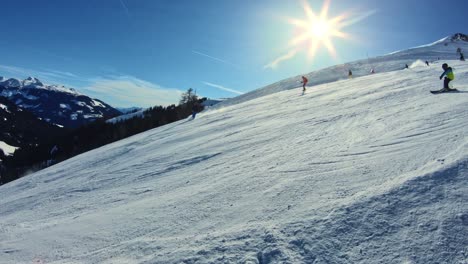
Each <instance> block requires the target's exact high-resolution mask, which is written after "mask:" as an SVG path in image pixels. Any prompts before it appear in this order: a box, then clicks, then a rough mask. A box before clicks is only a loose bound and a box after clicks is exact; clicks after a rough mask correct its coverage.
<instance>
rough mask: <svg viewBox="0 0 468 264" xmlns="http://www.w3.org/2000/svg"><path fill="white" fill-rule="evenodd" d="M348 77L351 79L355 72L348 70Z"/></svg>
mask: <svg viewBox="0 0 468 264" xmlns="http://www.w3.org/2000/svg"><path fill="white" fill-rule="evenodd" d="M348 78H349V79H351V78H353V72H352V71H351V70H349V71H348Z"/></svg>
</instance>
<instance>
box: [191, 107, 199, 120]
mask: <svg viewBox="0 0 468 264" xmlns="http://www.w3.org/2000/svg"><path fill="white" fill-rule="evenodd" d="M197 110H198V107H197V105H195V104H194V105H193V106H192V120H193V119H195V116H196V115H197Z"/></svg>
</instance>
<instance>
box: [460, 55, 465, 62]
mask: <svg viewBox="0 0 468 264" xmlns="http://www.w3.org/2000/svg"><path fill="white" fill-rule="evenodd" d="M460 60H461V61H465V56H463V53H460Z"/></svg>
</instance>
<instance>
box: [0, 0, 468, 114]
mask: <svg viewBox="0 0 468 264" xmlns="http://www.w3.org/2000/svg"><path fill="white" fill-rule="evenodd" d="M308 3H309V4H310V5H311V7H312V9H313V10H314V11H316V12H319V11H320V9H321V7H322V4H323V1H315V0H309V1H308ZM0 5H1V10H2V11H1V13H2V15H1V16H0V29H1V33H0V34H1V38H0V75H1V76H5V77H16V78H25V77H27V76H29V75H32V76H35V77H38V78H39V79H43V80H44V81H45V82H46V83H51V84H64V85H67V86H70V87H74V88H77V89H78V90H79V91H81V92H82V93H85V94H87V95H90V96H92V97H96V98H99V99H102V100H104V101H106V102H108V103H110V104H112V105H114V106H133V105H136V106H150V105H158V104H168V103H177V101H178V99H179V92H180V91H184V90H186V89H188V88H190V87H192V88H194V89H196V90H197V93H198V94H199V95H201V96H208V97H211V98H219V97H233V96H236V95H237V94H239V93H240V92H248V91H251V90H253V89H257V88H260V87H262V86H265V85H268V84H270V83H273V82H275V81H279V80H281V79H283V78H287V77H291V76H295V75H299V74H302V73H307V72H310V71H313V70H316V69H320V68H323V67H327V66H331V65H335V64H338V63H344V62H348V61H352V60H356V59H362V58H365V57H366V56H367V54H368V55H369V56H377V55H382V54H385V53H388V52H392V51H395V50H400V49H405V48H409V47H413V46H418V45H421V44H427V43H431V42H433V41H436V40H438V39H440V38H442V37H445V36H448V35H451V34H453V33H457V32H461V33H468V32H467V26H468V16H467V15H466V10H468V1H466V0H452V1H450V2H449V3H445V2H444V1H442V0H438V1H435V0H393V1H376V0H354V1H350V0H332V1H331V4H330V10H329V17H335V16H338V15H340V14H342V13H345V12H350V13H351V14H352V15H351V18H353V17H359V16H362V14H367V16H365V17H364V18H363V19H362V20H360V21H359V22H356V23H354V24H352V25H350V26H348V27H346V28H343V29H342V31H343V32H346V33H348V34H350V35H351V36H353V40H347V39H340V38H333V39H332V42H333V44H334V46H335V48H336V51H337V54H338V57H337V58H333V57H332V56H330V55H329V53H328V52H327V51H326V49H325V48H323V47H322V48H320V49H319V50H318V55H316V56H315V57H314V58H313V59H312V60H311V59H308V57H307V55H306V53H305V52H303V53H301V52H299V53H298V54H296V56H295V57H294V58H292V59H289V60H286V61H283V62H281V64H279V65H278V66H277V67H276V68H274V69H272V68H269V67H265V66H266V65H268V64H269V63H271V62H272V61H273V60H275V59H276V58H278V57H280V56H282V55H284V54H285V53H287V52H288V51H289V50H290V47H289V46H288V42H289V41H290V40H291V39H292V37H293V35H294V28H293V26H292V25H290V24H288V23H286V22H285V20H284V19H283V18H282V17H293V18H294V17H295V18H298V19H305V17H306V16H305V13H304V11H303V8H302V4H301V2H300V1H294V0H290V1H289V0H288V1H285V0H259V1H252V0H199V1H195V0H193V1H190V0H68V1H64V0H41V1H38V0H3V1H1V4H0Z"/></svg>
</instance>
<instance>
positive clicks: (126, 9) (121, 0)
mask: <svg viewBox="0 0 468 264" xmlns="http://www.w3.org/2000/svg"><path fill="white" fill-rule="evenodd" d="M120 3H121V4H122V7H123V8H124V9H125V12H126V13H127V16H128V17H130V11H128V7H127V6H126V5H125V3H124V1H123V0H120Z"/></svg>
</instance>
